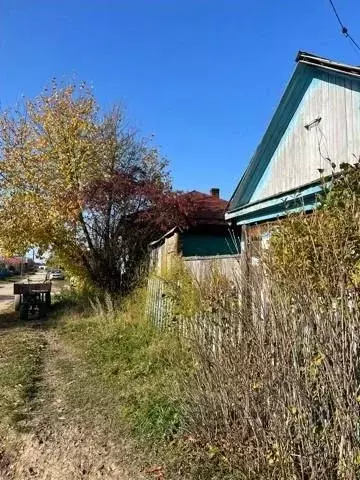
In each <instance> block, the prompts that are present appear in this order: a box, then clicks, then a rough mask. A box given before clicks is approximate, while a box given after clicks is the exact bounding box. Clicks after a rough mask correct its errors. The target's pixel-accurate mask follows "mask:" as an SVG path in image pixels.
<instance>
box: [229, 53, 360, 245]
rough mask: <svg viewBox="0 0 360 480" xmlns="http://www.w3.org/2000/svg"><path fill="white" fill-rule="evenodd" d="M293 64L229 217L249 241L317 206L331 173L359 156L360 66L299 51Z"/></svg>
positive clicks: (264, 235) (233, 197)
mask: <svg viewBox="0 0 360 480" xmlns="http://www.w3.org/2000/svg"><path fill="white" fill-rule="evenodd" d="M296 62H297V65H296V69H295V72H294V73H293V75H292V77H291V79H290V82H289V84H288V86H287V87H286V89H285V92H284V94H283V97H282V98H281V101H280V103H279V105H278V107H277V109H276V111H275V113H274V115H273V117H272V119H271V121H270V124H269V126H268V128H267V130H266V132H265V134H264V136H263V138H262V140H261V142H260V144H259V146H258V147H257V149H256V151H255V154H254V155H253V157H252V158H251V160H250V163H249V165H248V167H247V169H246V171H245V173H244V174H243V176H242V178H241V180H240V182H239V184H238V186H237V187H236V190H235V192H234V194H233V195H232V197H231V200H230V202H229V205H228V207H227V211H226V214H225V218H226V220H227V221H228V222H229V224H231V225H234V226H237V227H240V228H241V231H242V234H241V235H242V248H245V244H246V242H245V238H246V236H247V237H248V238H254V239H256V240H257V241H260V242H266V240H267V237H268V228H267V226H266V225H267V224H268V223H269V222H273V221H274V220H277V219H279V218H281V217H284V216H285V215H286V214H287V213H289V212H296V211H300V210H303V211H307V212H310V211H312V210H313V209H314V207H315V206H316V203H317V198H318V195H319V193H320V192H321V189H322V184H323V181H324V179H325V180H326V179H327V178H328V176H329V175H330V174H331V173H332V171H336V170H337V169H338V168H339V165H340V164H341V163H342V162H354V161H355V160H356V159H357V158H359V155H360V67H356V66H353V65H346V64H343V63H338V62H334V61H332V60H328V59H326V58H322V57H318V56H316V55H312V54H309V53H305V52H299V54H298V56H297V58H296Z"/></svg>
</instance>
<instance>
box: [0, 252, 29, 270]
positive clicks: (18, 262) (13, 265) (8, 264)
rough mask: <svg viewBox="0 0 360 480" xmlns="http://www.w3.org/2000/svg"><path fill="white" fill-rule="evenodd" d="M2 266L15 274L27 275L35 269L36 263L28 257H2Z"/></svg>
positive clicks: (0, 261) (0, 260)
mask: <svg viewBox="0 0 360 480" xmlns="http://www.w3.org/2000/svg"><path fill="white" fill-rule="evenodd" d="M0 264H1V265H2V266H3V268H4V269H6V270H8V271H9V272H11V273H13V274H19V275H20V274H21V273H27V272H29V271H31V270H32V269H33V268H34V262H33V260H32V259H31V258H27V257H20V256H14V257H1V259H0Z"/></svg>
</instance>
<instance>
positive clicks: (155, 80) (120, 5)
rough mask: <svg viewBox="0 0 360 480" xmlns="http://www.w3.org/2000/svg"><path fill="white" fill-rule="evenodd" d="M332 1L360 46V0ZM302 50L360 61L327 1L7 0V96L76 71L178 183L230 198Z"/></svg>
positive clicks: (3, 74)
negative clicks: (119, 106)
mask: <svg viewBox="0 0 360 480" xmlns="http://www.w3.org/2000/svg"><path fill="white" fill-rule="evenodd" d="M335 3H336V4H337V7H338V10H339V12H340V13H341V15H342V17H343V20H344V23H345V24H346V25H347V26H348V28H349V30H350V32H351V33H352V34H353V36H354V37H355V38H356V39H357V40H358V41H359V42H360V21H359V20H360V2H359V1H358V0H335ZM298 50H306V51H310V52H314V53H317V54H320V55H324V56H327V57H330V58H333V59H338V60H343V61H345V62H350V63H356V64H360V57H359V55H357V54H356V52H355V51H354V50H353V49H352V47H351V45H350V43H349V42H348V41H347V40H346V39H345V38H343V37H341V35H340V33H339V26H338V24H337V23H336V20H335V18H334V16H333V13H332V11H331V10H330V6H329V3H328V0H272V1H271V0H252V1H249V0H2V2H1V6H0V58H1V65H0V101H1V105H2V106H3V107H7V106H9V105H13V104H15V102H16V101H17V100H19V98H20V96H21V95H22V94H25V95H26V96H34V95H36V94H37V93H39V92H40V91H41V90H42V89H43V87H44V86H45V85H46V84H47V83H48V82H49V80H50V79H51V78H52V77H57V78H58V79H72V78H73V77H74V76H76V78H77V79H79V80H85V81H87V82H89V83H90V84H92V85H93V86H94V89H95V94H96V96H97V98H98V99H99V101H100V103H101V105H103V106H104V107H107V106H109V105H111V104H112V103H114V102H122V103H124V104H125V105H126V106H127V111H128V115H129V117H130V119H131V121H132V122H133V123H134V124H135V126H137V127H138V128H139V129H141V131H142V132H143V133H144V134H145V135H151V134H153V133H154V134H155V137H154V138H155V143H156V144H157V145H159V146H160V148H161V150H162V152H163V154H164V155H165V156H167V157H168V159H169V160H170V163H171V170H172V176H173V179H174V184H175V186H176V187H177V188H180V189H184V190H188V189H197V190H202V191H207V190H208V189H209V188H210V187H212V186H219V187H220V188H221V191H222V196H223V197H225V198H228V197H229V196H230V195H231V193H232V191H233V189H234V188H235V186H236V184H237V181H238V179H239V177H240V175H241V173H242V172H243V170H244V168H245V167H246V165H247V163H248V161H249V158H250V156H251V154H252V152H253V151H254V149H255V148H256V145H257V143H258V142H259V140H260V139H261V136H262V134H263V132H264V129H265V127H266V125H267V123H268V122H269V120H270V118H271V115H272V113H273V111H274V109H275V107H276V105H277V103H278V101H279V98H280V95H281V93H282V91H283V89H284V87H285V85H286V83H287V81H288V79H289V77H290V75H291V73H292V71H293V69H294V67H295V63H294V59H295V56H296V53H297V51H298ZM359 53H360V52H359Z"/></svg>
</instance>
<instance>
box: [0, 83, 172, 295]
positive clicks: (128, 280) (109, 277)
mask: <svg viewBox="0 0 360 480" xmlns="http://www.w3.org/2000/svg"><path fill="white" fill-rule="evenodd" d="M126 125H127V124H126V121H125V120H124V116H123V112H122V110H121V109H120V108H114V109H113V110H111V111H110V112H109V113H107V114H104V115H101V114H100V109H99V106H98V104H97V102H96V100H95V98H94V95H93V94H92V92H91V91H90V90H89V89H88V88H87V87H86V86H84V85H81V86H80V87H76V86H74V85H70V86H66V87H62V88H59V87H58V86H57V85H56V84H55V83H54V84H53V85H52V87H51V88H50V89H49V90H47V91H45V92H44V93H43V94H41V95H40V96H39V97H38V98H36V99H35V100H27V101H25V102H24V105H23V108H22V110H21V111H19V110H17V111H15V112H3V113H2V114H1V116H0V224H1V227H2V228H1V232H0V249H1V251H2V252H4V253H7V254H14V253H24V252H25V251H26V250H27V249H29V248H30V247H37V248H39V249H40V250H42V251H46V250H49V249H50V250H51V251H52V252H53V254H54V255H55V256H56V257H57V258H58V259H59V260H60V261H61V263H62V264H63V265H64V266H65V267H66V269H67V270H68V271H69V272H70V273H72V274H75V275H77V276H80V277H82V278H83V279H88V280H89V281H91V282H93V283H94V284H97V285H98V286H101V287H102V288H105V289H107V290H109V291H119V290H120V291H126V290H129V289H130V288H131V287H132V285H133V283H134V281H135V279H136V277H137V275H138V272H139V267H140V265H141V264H142V262H143V261H144V258H145V256H146V246H147V243H148V242H149V241H151V240H152V239H153V238H154V236H156V235H158V234H159V233H161V232H163V231H164V230H165V229H166V228H167V226H168V225H167V223H168V221H169V219H170V218H171V219H172V221H174V215H175V213H176V214H177V213H178V212H180V211H181V208H180V201H179V199H180V198H181V196H179V195H177V194H176V192H173V191H172V189H171V185H170V182H169V178H168V174H167V171H166V162H165V161H164V160H163V159H162V158H161V156H160V155H159V153H158V151H157V150H156V149H154V148H152V147H151V146H149V145H148V144H147V143H146V142H145V141H143V140H142V139H140V138H139V137H138V136H137V135H136V134H135V133H134V132H132V131H131V130H130V129H129V128H127V126H126ZM174 212H175V213H174Z"/></svg>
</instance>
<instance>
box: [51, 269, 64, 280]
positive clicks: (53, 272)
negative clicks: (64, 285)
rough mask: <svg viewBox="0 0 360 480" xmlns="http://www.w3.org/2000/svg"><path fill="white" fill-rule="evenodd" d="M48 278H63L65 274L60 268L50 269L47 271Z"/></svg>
mask: <svg viewBox="0 0 360 480" xmlns="http://www.w3.org/2000/svg"><path fill="white" fill-rule="evenodd" d="M48 278H49V280H64V279H65V275H64V273H63V272H62V271H61V270H51V271H50V272H49V273H48Z"/></svg>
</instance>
